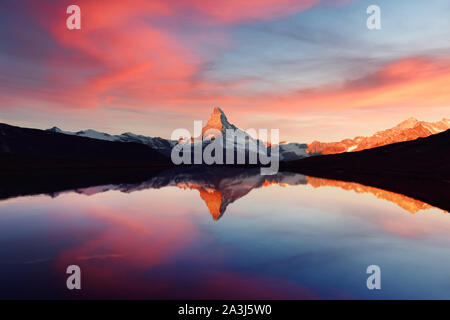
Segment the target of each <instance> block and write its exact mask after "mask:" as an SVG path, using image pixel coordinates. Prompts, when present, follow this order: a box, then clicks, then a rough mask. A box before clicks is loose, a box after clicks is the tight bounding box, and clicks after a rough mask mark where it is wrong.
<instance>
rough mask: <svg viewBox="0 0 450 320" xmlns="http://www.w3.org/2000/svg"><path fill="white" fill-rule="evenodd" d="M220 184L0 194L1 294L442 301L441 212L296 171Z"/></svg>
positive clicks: (449, 219) (444, 241) (446, 287)
mask: <svg viewBox="0 0 450 320" xmlns="http://www.w3.org/2000/svg"><path fill="white" fill-rule="evenodd" d="M222 183H223V184H222V185H221V186H219V187H217V186H211V185H208V184H207V183H203V184H201V183H200V184H196V183H193V182H192V181H190V180H189V179H187V178H185V177H184V178H183V177H181V178H180V179H175V180H174V181H172V182H171V183H165V184H164V185H162V186H159V187H158V188H154V187H149V185H145V184H143V185H139V186H130V185H128V186H101V187H93V188H86V189H81V190H75V191H69V192H64V193H61V194H54V195H52V196H49V195H37V196H26V197H19V198H12V199H7V200H3V201H1V202H0V257H1V261H0V271H1V272H0V298H3V299H4V298H42V299H45V298H74V299H77V298H157V299H165V298H168V299H176V298H179V299H191V298H192V299H195V298H206V299H215V298H234V299H240V298H265V299H324V298H325V299H342V298H363V299H380V298H388V299H397V298H406V299H408V298H450V215H449V214H448V213H447V212H445V211H443V210H440V209H437V208H433V207H430V206H428V205H426V204H424V203H421V202H419V201H416V200H413V199H410V198H406V197H402V196H401V195H397V194H392V193H388V192H383V191H382V190H379V189H374V188H365V187H364V186H361V185H357V184H348V183H347V184H345V183H340V182H337V181H329V180H323V179H316V178H309V177H305V176H302V175H298V174H295V175H294V174H291V175H288V176H283V177H282V178H279V179H270V178H269V179H266V177H262V176H259V175H258V176H251V175H250V176H246V177H245V178H242V177H241V178H240V179H229V180H225V181H222ZM72 264H76V265H79V266H80V267H81V270H82V290H80V291H76V290H73V291H69V290H67V289H66V277H67V275H66V273H65V271H66V268H67V266H68V265H72ZM372 264H376V265H379V266H380V267H381V273H382V277H381V279H382V280H381V286H382V288H381V290H368V289H367V287H366V279H367V277H368V275H367V274H366V268H367V266H369V265H372Z"/></svg>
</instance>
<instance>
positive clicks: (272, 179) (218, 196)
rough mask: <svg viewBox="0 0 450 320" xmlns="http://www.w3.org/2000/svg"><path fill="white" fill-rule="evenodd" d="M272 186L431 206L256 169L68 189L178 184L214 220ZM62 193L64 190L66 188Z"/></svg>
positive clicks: (185, 172) (170, 173) (182, 172)
mask: <svg viewBox="0 0 450 320" xmlns="http://www.w3.org/2000/svg"><path fill="white" fill-rule="evenodd" d="M274 185H276V186H280V187H288V186H294V185H310V186H312V187H314V188H321V187H335V188H336V187H337V188H341V189H344V190H347V191H354V192H356V193H366V194H371V195H373V196H375V197H376V198H378V199H382V200H387V201H390V202H392V203H395V204H396V205H398V206H399V207H401V208H403V209H404V210H406V211H408V212H410V213H416V212H418V211H420V210H426V209H431V208H435V207H434V206H431V205H429V204H427V203H425V202H422V201H420V200H416V199H413V198H411V197H408V196H405V195H402V194H399V193H395V192H390V191H386V190H383V189H379V188H375V187H371V186H365V185H362V184H359V183H355V182H346V181H338V180H332V179H324V178H317V177H310V176H306V175H302V174H298V173H292V172H279V173H278V174H276V175H272V176H264V175H261V174H260V169H259V168H252V169H248V168H219V167H202V168H201V169H199V168H195V167H190V168H174V169H170V170H166V171H163V172H161V173H159V174H157V175H155V176H153V177H151V178H149V179H147V180H145V181H142V182H137V183H117V184H106V185H98V186H92V187H85V188H76V189H73V190H69V192H77V193H80V194H85V195H93V194H97V193H99V192H106V191H110V190H116V191H121V192H125V193H130V192H134V191H140V190H145V189H160V188H165V187H178V188H180V189H188V190H197V191H198V192H199V195H200V198H201V199H202V200H203V201H204V202H205V204H206V207H207V208H208V210H209V212H210V214H211V216H212V218H213V219H214V220H215V221H217V220H219V219H220V218H221V217H222V216H223V215H224V213H225V211H226V209H227V207H228V206H229V205H230V204H231V203H234V202H235V201H236V200H238V199H240V198H243V197H245V196H246V195H247V194H248V193H249V192H250V191H252V190H253V189H258V188H264V187H269V186H274ZM63 192H68V191H67V190H66V191H63ZM36 193H39V192H36ZM60 193H61V192H52V193H50V195H51V196H52V197H56V196H58V194H60ZM441 210H442V211H443V212H447V211H446V210H443V209H441Z"/></svg>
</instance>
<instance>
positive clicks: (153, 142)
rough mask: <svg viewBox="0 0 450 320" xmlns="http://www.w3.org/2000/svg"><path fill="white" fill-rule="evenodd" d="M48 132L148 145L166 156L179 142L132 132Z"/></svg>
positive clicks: (55, 130)
mask: <svg viewBox="0 0 450 320" xmlns="http://www.w3.org/2000/svg"><path fill="white" fill-rule="evenodd" d="M47 131H50V132H56V133H63V134H69V135H75V136H79V137H86V138H91V139H99V140H107V141H119V142H136V143H142V144H145V145H148V146H149V147H151V148H153V149H156V150H158V151H159V152H161V153H162V154H164V155H166V156H170V153H171V151H172V147H173V146H175V145H176V144H177V143H178V142H177V141H173V140H167V139H163V138H159V137H155V138H153V137H146V136H142V135H137V134H134V133H131V132H126V133H123V134H120V135H110V134H108V133H104V132H99V131H96V130H92V129H88V130H82V131H78V132H70V131H63V130H61V129H59V128H58V127H53V128H51V129H48V130H47Z"/></svg>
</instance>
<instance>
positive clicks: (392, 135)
mask: <svg viewBox="0 0 450 320" xmlns="http://www.w3.org/2000/svg"><path fill="white" fill-rule="evenodd" d="M448 129H450V120H449V119H445V118H444V119H442V120H441V121H438V122H425V121H418V120H417V119H415V118H409V119H408V120H406V121H403V122H401V123H399V124H398V125H397V126H395V127H394V128H391V129H387V130H383V131H378V132H377V133H375V134H374V135H372V136H370V137H356V138H354V139H345V140H341V141H339V142H319V141H314V142H312V143H310V144H309V145H308V149H307V151H308V153H310V154H335V153H342V152H354V151H361V150H365V149H370V148H375V147H381V146H385V145H387V144H391V143H396V142H402V141H410V140H415V139H417V138H424V137H428V136H430V135H432V134H436V133H440V132H443V131H446V130H448Z"/></svg>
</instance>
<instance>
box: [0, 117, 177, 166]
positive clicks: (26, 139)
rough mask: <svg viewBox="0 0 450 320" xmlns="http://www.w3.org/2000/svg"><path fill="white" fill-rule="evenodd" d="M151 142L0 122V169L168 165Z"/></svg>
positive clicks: (167, 161) (168, 160)
mask: <svg viewBox="0 0 450 320" xmlns="http://www.w3.org/2000/svg"><path fill="white" fill-rule="evenodd" d="M170 164H171V162H170V159H167V158H166V157H165V156H163V155H161V154H160V153H159V152H158V151H156V150H154V149H152V148H150V147H149V146H146V145H143V144H138V143H123V142H111V141H104V140H98V139H91V138H86V137H78V136H71V135H66V134H61V133H55V132H49V131H44V130H38V129H28V128H20V127H15V126H10V125H7V124H0V171H1V172H8V171H21V170H27V169H28V170H35V169H70V168H90V167H92V168H112V167H127V166H131V167H133V166H145V167H147V166H166V165H170Z"/></svg>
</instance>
